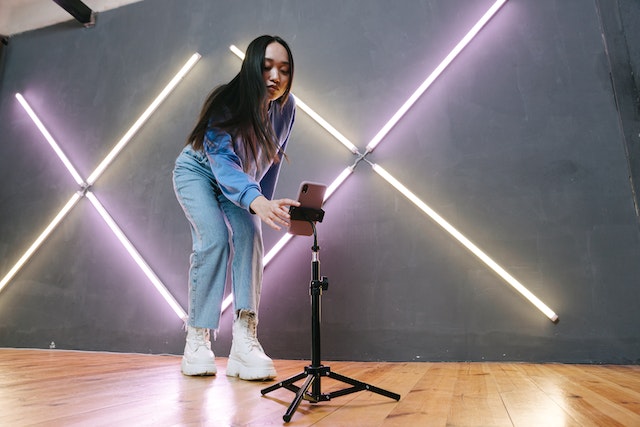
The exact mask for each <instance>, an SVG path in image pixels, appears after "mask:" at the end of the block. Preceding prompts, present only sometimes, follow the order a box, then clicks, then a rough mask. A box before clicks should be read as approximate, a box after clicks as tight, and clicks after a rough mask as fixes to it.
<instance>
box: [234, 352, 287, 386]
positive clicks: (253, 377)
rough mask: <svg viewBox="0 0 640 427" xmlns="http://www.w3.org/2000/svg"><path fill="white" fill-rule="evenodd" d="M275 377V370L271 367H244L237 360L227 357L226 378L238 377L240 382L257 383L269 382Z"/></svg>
mask: <svg viewBox="0 0 640 427" xmlns="http://www.w3.org/2000/svg"><path fill="white" fill-rule="evenodd" d="M276 375H277V373H276V368H274V367H273V365H272V366H261V367H255V366H246V365H244V364H243V363H242V362H241V361H239V360H237V359H232V358H231V357H229V361H228V362H227V376H228V377H238V378H240V379H241V380H247V381H257V380H270V379H272V378H275V377H276Z"/></svg>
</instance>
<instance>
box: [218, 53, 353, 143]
mask: <svg viewBox="0 0 640 427" xmlns="http://www.w3.org/2000/svg"><path fill="white" fill-rule="evenodd" d="M229 49H230V50H231V52H233V53H234V54H235V55H236V56H237V57H238V58H240V59H244V53H243V52H242V51H241V50H240V49H238V48H237V47H236V46H234V45H231V46H229ZM292 95H293V94H292ZM293 96H294V98H295V100H296V106H298V107H300V109H301V110H302V111H304V112H305V113H307V114H308V115H309V117H311V118H312V119H313V120H314V121H315V122H316V123H318V124H319V125H320V126H322V127H323V128H324V129H325V130H326V131H327V132H329V133H330V134H331V135H332V136H333V137H334V138H335V139H337V140H338V141H339V142H340V143H341V144H342V145H344V146H345V147H347V149H348V150H349V151H351V152H352V153H353V154H358V147H356V146H355V145H354V144H353V143H352V142H351V141H349V138H347V137H346V136H344V135H343V134H341V133H340V132H338V130H337V129H336V128H334V127H333V126H331V124H330V123H329V122H328V121H326V120H325V119H323V118H322V116H320V114H318V113H316V112H315V111H314V110H313V109H312V108H311V107H309V106H308V105H307V104H306V103H305V102H304V101H302V100H301V99H300V98H298V97H297V96H296V95H293Z"/></svg>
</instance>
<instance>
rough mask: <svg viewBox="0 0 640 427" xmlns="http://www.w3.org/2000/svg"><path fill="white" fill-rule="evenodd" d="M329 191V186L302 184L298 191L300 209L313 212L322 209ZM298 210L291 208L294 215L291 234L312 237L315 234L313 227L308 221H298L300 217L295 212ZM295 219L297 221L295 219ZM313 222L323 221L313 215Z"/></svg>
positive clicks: (313, 183)
mask: <svg viewBox="0 0 640 427" xmlns="http://www.w3.org/2000/svg"><path fill="white" fill-rule="evenodd" d="M325 191H327V186H326V185H324V184H320V183H317V182H307V181H305V182H303V183H302V184H300V189H299V190H298V201H299V202H300V208H306V209H310V210H311V211H310V212H312V213H313V210H314V209H315V210H320V209H321V208H322V202H323V201H324V193H325ZM296 209H298V208H296V207H294V206H292V207H291V208H289V213H290V214H292V215H291V216H292V219H291V223H290V225H289V233H291V234H297V235H301V236H310V235H312V234H313V227H311V224H310V223H309V221H308V220H304V219H297V218H299V215H296V212H295V210H296ZM294 218H295V219H294ZM310 219H311V220H314V222H315V221H317V220H319V221H321V220H322V217H321V216H320V217H318V216H315V215H312V217H311V218H310Z"/></svg>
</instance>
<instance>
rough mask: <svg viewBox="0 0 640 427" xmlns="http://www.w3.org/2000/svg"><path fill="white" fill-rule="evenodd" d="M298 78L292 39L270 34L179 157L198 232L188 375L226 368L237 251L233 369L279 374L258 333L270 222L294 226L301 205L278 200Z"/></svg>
mask: <svg viewBox="0 0 640 427" xmlns="http://www.w3.org/2000/svg"><path fill="white" fill-rule="evenodd" d="M292 80H293V57H292V55H291V50H290V49H289V46H288V45H287V43H286V42H285V41H284V40H282V39H281V38H279V37H275V36H261V37H258V38H257V39H255V40H254V41H252V42H251V43H250V44H249V47H248V48H247V52H246V57H245V59H244V61H243V62H242V67H241V69H240V72H239V73H238V75H237V76H236V77H235V78H233V80H231V82H229V83H228V84H226V85H222V86H219V87H217V88H216V89H214V90H213V92H212V93H211V94H210V95H209V96H208V98H207V99H206V101H205V103H204V105H203V107H202V111H201V113H200V117H199V119H198V122H197V123H196V125H195V127H194V129H193V131H192V132H191V134H190V135H189V137H188V139H187V144H186V146H185V147H184V149H183V150H182V152H181V153H180V155H179V156H178V158H177V160H176V165H175V169H174V171H173V182H174V189H175V193H176V196H177V198H178V201H179V202H180V205H181V206H182V208H183V209H184V212H185V215H186V217H187V220H188V221H189V224H190V225H191V235H192V238H193V252H192V254H191V258H190V261H191V265H190V269H189V317H188V321H187V339H186V345H185V349H184V356H183V357H182V365H181V368H182V372H183V374H185V375H214V374H215V373H216V365H215V357H214V354H213V352H212V351H211V342H210V339H209V336H210V334H209V330H210V329H212V330H214V336H215V332H216V331H217V329H218V324H219V321H220V311H221V304H222V298H223V294H224V288H225V282H226V273H227V265H228V261H229V258H230V254H231V253H232V254H233V259H232V262H231V273H232V278H231V280H232V290H233V294H234V309H235V311H234V322H233V332H232V333H233V342H232V345H231V353H230V354H229V362H228V365H227V375H228V376H237V377H240V378H241V379H244V380H258V379H268V378H274V377H275V376H276V371H275V368H274V366H273V361H272V360H271V359H270V358H269V357H268V356H267V355H266V354H265V353H264V350H263V349H262V346H261V345H260V343H259V342H258V340H257V336H256V326H257V324H258V316H257V314H258V304H259V299H260V289H261V286H262V270H263V265H262V257H263V246H262V229H261V223H260V220H262V221H264V222H265V223H266V224H267V225H269V226H270V227H272V228H274V229H276V230H280V228H281V227H282V226H285V227H286V226H288V224H289V214H288V206H290V205H294V206H298V205H299V203H298V202H297V201H295V200H292V199H277V200H270V199H271V197H272V196H273V192H274V189H275V184H276V180H277V178H278V173H279V171H280V165H281V160H282V158H283V156H284V150H285V147H286V145H287V141H288V138H289V134H290V132H291V127H292V126H293V122H294V117H295V101H294V98H293V96H292V95H290V89H291V83H292ZM229 236H231V240H229ZM230 246H232V247H230ZM231 251H232V252H231Z"/></svg>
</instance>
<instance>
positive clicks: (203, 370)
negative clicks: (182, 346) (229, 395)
mask: <svg viewBox="0 0 640 427" xmlns="http://www.w3.org/2000/svg"><path fill="white" fill-rule="evenodd" d="M180 368H181V370H182V373H183V374H184V375H189V376H204V375H215V374H216V372H218V369H217V368H216V365H215V363H189V362H188V361H187V359H185V358H184V357H183V358H182V363H181V365H180Z"/></svg>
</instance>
